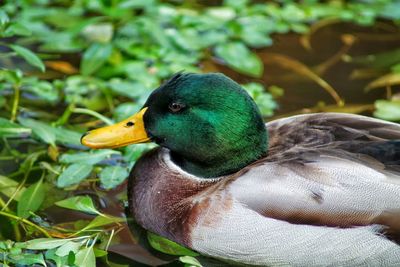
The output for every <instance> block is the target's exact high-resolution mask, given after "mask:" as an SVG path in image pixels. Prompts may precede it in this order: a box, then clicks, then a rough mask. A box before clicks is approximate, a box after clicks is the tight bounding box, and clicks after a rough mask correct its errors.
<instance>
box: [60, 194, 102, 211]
mask: <svg viewBox="0 0 400 267" xmlns="http://www.w3.org/2000/svg"><path fill="white" fill-rule="evenodd" d="M55 204H56V205H57V206H59V207H62V208H66V209H71V210H77V211H82V212H85V213H89V214H98V215H101V213H100V212H99V211H98V210H97V209H96V207H95V206H94V204H93V200H92V199H91V198H90V197H88V196H76V197H71V198H67V199H64V200H61V201H58V202H56V203H55Z"/></svg>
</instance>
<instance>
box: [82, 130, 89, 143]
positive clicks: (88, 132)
mask: <svg viewBox="0 0 400 267" xmlns="http://www.w3.org/2000/svg"><path fill="white" fill-rule="evenodd" d="M88 134H89V132H86V133H84V134H83V135H82V136H81V144H82V139H83V138H84V137H85V136H86V135H88ZM82 145H83V144H82Z"/></svg>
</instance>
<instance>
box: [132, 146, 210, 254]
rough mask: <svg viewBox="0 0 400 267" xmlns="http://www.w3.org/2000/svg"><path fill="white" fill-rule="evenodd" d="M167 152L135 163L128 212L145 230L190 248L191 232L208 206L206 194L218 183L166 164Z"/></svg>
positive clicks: (157, 152)
mask: <svg viewBox="0 0 400 267" xmlns="http://www.w3.org/2000/svg"><path fill="white" fill-rule="evenodd" d="M164 153H168V152H166V151H165V150H163V149H161V148H157V149H154V150H152V151H150V152H148V153H147V154H145V155H144V156H142V157H141V158H140V160H139V161H138V162H137V163H136V164H135V167H134V168H133V170H132V171H131V174H130V178H129V179H130V180H129V184H128V198H129V209H130V211H131V212H132V215H133V216H134V218H135V220H136V221H137V222H138V223H139V224H140V225H141V226H142V227H144V228H145V229H147V230H149V231H152V232H155V233H157V234H160V235H162V236H164V237H167V238H168V239H171V240H174V241H176V242H179V243H181V244H184V245H186V246H189V247H190V237H189V233H190V231H191V229H192V227H193V226H194V225H195V224H196V222H197V220H198V217H199V213H200V211H204V210H206V209H207V208H208V206H209V199H208V197H207V196H205V194H203V192H204V191H205V190H207V189H209V188H210V187H212V185H214V184H216V181H213V180H206V179H204V181H203V180H197V179H192V178H188V177H185V174H184V173H183V172H178V171H177V170H173V169H171V168H170V166H168V165H167V164H166V163H165V161H164V158H163V155H164ZM207 195H208V194H207Z"/></svg>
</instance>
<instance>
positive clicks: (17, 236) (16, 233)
mask: <svg viewBox="0 0 400 267" xmlns="http://www.w3.org/2000/svg"><path fill="white" fill-rule="evenodd" d="M5 205H6V203H5V202H4V200H3V199H2V198H1V197H0V206H2V207H5ZM6 211H7V212H10V209H9V208H8V207H6ZM12 228H13V230H14V236H15V240H16V241H20V240H21V232H20V230H19V227H18V225H17V224H12Z"/></svg>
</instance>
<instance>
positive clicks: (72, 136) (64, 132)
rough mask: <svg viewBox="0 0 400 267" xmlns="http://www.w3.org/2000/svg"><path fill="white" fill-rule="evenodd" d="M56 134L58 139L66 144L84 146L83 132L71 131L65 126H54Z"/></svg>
mask: <svg viewBox="0 0 400 267" xmlns="http://www.w3.org/2000/svg"><path fill="white" fill-rule="evenodd" d="M53 129H54V131H55V134H56V139H57V140H56V141H57V142H59V143H61V144H65V145H74V146H77V147H83V146H82V145H81V136H82V133H78V132H75V131H71V130H68V129H65V128H63V127H57V128H53Z"/></svg>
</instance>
